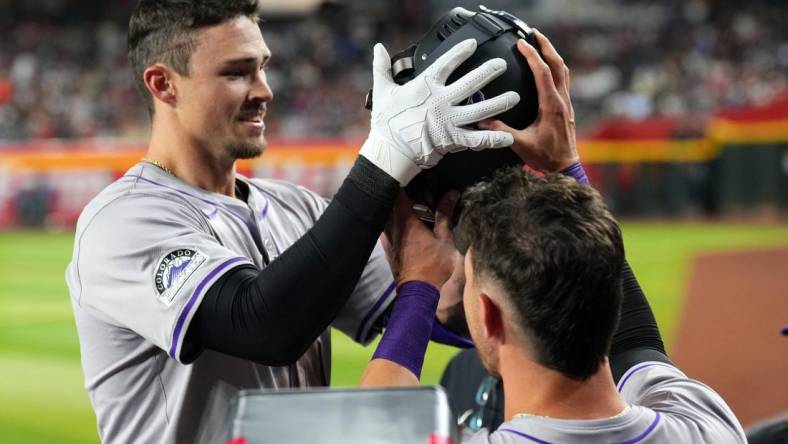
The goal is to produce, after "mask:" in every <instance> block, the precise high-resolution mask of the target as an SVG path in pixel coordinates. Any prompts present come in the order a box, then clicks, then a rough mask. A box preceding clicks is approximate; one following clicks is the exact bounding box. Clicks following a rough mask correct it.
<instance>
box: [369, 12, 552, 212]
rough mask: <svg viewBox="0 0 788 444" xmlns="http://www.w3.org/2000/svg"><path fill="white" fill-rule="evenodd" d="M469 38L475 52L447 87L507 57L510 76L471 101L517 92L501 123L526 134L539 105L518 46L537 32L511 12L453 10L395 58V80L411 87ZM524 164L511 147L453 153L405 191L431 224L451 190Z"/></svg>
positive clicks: (531, 41) (393, 68)
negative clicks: (516, 99) (439, 203)
mask: <svg viewBox="0 0 788 444" xmlns="http://www.w3.org/2000/svg"><path fill="white" fill-rule="evenodd" d="M470 38H472V39H475V40H476V44H477V48H476V52H475V53H474V54H473V55H472V56H471V57H470V58H469V59H468V60H466V61H465V62H464V63H463V64H461V65H460V66H459V67H458V68H457V69H456V70H455V71H454V72H453V73H452V75H451V76H450V77H449V80H448V82H447V83H452V82H453V81H455V80H457V79H458V78H460V77H462V76H463V75H465V74H467V73H468V72H470V71H471V70H472V69H474V68H476V67H478V66H480V65H481V64H482V63H484V62H485V61H487V60H490V59H493V58H502V59H504V60H505V61H506V65H507V68H506V71H505V72H504V73H503V74H502V75H501V76H500V77H498V78H496V79H495V80H493V81H492V82H490V83H489V84H487V85H486V86H485V87H484V88H482V89H481V91H478V92H476V93H475V94H473V95H472V96H471V97H468V99H467V100H468V102H469V103H473V102H476V101H480V100H484V99H485V98H491V97H495V96H497V95H499V94H502V93H504V92H506V91H517V92H518V93H519V94H520V102H519V103H518V104H517V105H516V106H515V107H514V108H512V109H511V110H509V111H507V112H505V113H503V114H501V115H499V116H497V118H498V119H501V120H502V121H503V122H504V123H506V124H507V125H509V126H511V127H512V128H516V129H523V128H525V127H527V126H528V125H530V124H531V123H533V121H534V120H535V119H536V114H537V112H538V106H539V102H538V97H537V93H536V84H535V83H534V78H533V74H532V73H531V69H530V68H529V67H528V62H527V61H526V60H525V58H524V57H523V56H522V55H520V53H519V52H518V50H517V47H516V45H517V40H519V39H524V40H525V41H526V42H528V43H529V44H531V45H533V46H535V47H536V43H535V40H534V35H533V30H532V29H531V28H530V27H529V26H528V25H527V24H525V22H523V21H522V20H520V19H518V18H517V17H515V16H513V15H512V14H509V13H508V12H504V11H493V10H490V9H487V8H485V7H484V6H479V12H471V11H468V10H467V9H465V8H461V7H457V8H454V9H452V10H451V11H449V13H448V14H446V15H444V16H443V17H442V18H441V19H440V20H438V22H437V23H436V24H435V25H433V27H432V28H431V29H430V30H429V32H427V33H426V34H424V36H422V38H421V40H419V41H418V42H417V43H415V44H413V45H411V46H410V47H409V48H408V49H406V50H404V51H402V52H400V53H398V54H396V55H394V56H393V57H392V58H391V63H392V67H391V68H392V75H393V77H394V81H395V82H397V83H399V84H400V85H401V84H404V83H406V82H408V81H409V80H411V79H413V78H414V77H416V76H417V75H419V74H420V73H422V72H423V71H424V70H425V69H427V67H429V66H430V65H431V64H432V63H433V62H435V60H437V59H438V57H440V56H441V55H443V53H445V52H446V51H448V50H449V49H450V48H451V47H453V46H454V45H456V44H457V43H459V42H461V41H463V40H466V39H470ZM537 49H538V48H537ZM371 97H372V95H371V94H368V95H367V104H366V106H367V108H370V109H371V105H372V104H371V100H370V99H371ZM522 163H523V161H522V160H521V159H520V158H519V157H518V156H517V155H516V154H515V153H514V152H513V151H512V150H511V149H509V148H504V149H491V150H483V151H470V150H468V151H462V152H459V153H453V154H448V155H446V156H445V157H444V158H443V159H442V160H441V161H440V162H439V163H438V165H437V166H435V167H433V168H430V169H429V170H427V171H424V172H422V173H421V174H419V175H418V176H416V177H415V178H414V179H413V180H412V181H411V182H410V183H409V184H408V186H407V187H406V188H405V190H406V192H407V193H408V195H409V196H410V198H411V199H412V200H413V201H414V202H415V203H416V205H417V207H416V208H417V209H418V210H420V211H419V212H420V213H421V216H422V218H423V219H429V218H430V213H431V210H432V209H434V208H435V206H436V204H437V200H438V199H439V198H440V197H441V196H442V195H443V194H444V193H445V192H446V191H448V190H451V189H455V190H460V191H462V190H464V189H465V188H466V187H468V186H469V185H472V184H474V183H476V182H479V181H480V180H482V179H484V178H485V177H488V176H489V175H490V173H492V172H493V171H494V170H496V169H498V168H500V167H503V166H508V165H518V164H519V165H522Z"/></svg>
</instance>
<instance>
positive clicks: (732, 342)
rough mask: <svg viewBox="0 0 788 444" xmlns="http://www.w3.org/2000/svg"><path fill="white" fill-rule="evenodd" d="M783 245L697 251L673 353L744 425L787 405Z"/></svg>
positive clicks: (787, 280)
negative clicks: (742, 250)
mask: <svg viewBox="0 0 788 444" xmlns="http://www.w3.org/2000/svg"><path fill="white" fill-rule="evenodd" d="M786 324H788V249H770V250H758V251H749V252H735V253H724V254H709V255H701V256H699V257H697V258H696V260H695V262H694V264H693V270H692V275H691V279H690V282H689V288H688V292H687V299H686V301H685V305H684V309H683V311H682V318H681V322H680V325H679V329H678V335H677V337H676V341H675V343H674V346H673V349H672V351H671V353H670V356H671V358H672V359H673V360H674V361H675V362H676V363H677V364H678V365H679V367H680V368H681V369H682V370H683V371H684V372H685V373H687V374H688V375H689V376H691V377H694V378H697V379H700V380H701V381H703V382H705V383H706V384H708V385H709V386H711V387H713V388H714V389H715V390H717V392H719V393H720V394H721V395H722V396H723V397H724V398H725V400H726V401H727V402H728V404H729V405H730V406H731V408H732V409H733V411H734V412H735V413H736V415H737V416H738V417H739V420H740V421H741V422H742V424H743V425H744V426H745V427H746V426H748V425H752V424H753V423H755V422H757V421H759V420H761V419H764V418H767V417H770V416H774V415H776V414H778V413H780V412H786V411H788V337H785V336H781V335H780V329H781V328H782V327H783V326H784V325H786Z"/></svg>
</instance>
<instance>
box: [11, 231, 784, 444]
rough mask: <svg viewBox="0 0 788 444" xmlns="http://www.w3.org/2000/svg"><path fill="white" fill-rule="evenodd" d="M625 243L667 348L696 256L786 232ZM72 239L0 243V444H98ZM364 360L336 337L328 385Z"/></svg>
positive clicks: (441, 357) (673, 235)
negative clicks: (72, 283) (84, 364)
mask: <svg viewBox="0 0 788 444" xmlns="http://www.w3.org/2000/svg"><path fill="white" fill-rule="evenodd" d="M624 235H625V242H626V248H627V255H628V257H629V260H630V263H631V264H632V267H633V268H634V270H635V273H636V274H637V276H638V279H639V280H640V283H641V285H642V286H643V288H644V290H645V291H646V294H647V295H648V296H649V299H650V301H651V304H652V306H653V308H654V311H655V312H656V315H657V319H658V322H659V324H660V326H661V328H662V332H663V336H664V337H665V339H666V341H667V343H668V345H669V346H670V344H671V342H672V338H673V337H674V330H675V327H676V322H677V321H678V314H679V312H680V308H681V303H682V296H683V294H684V290H685V287H686V285H687V278H688V273H689V271H690V270H689V264H690V262H691V259H692V257H693V256H694V255H695V254H697V253H698V252H701V251H717V250H730V249H740V248H752V247H762V246H775V245H786V246H788V226H749V225H729V224H663V223H626V224H624ZM72 236H73V235H72V234H71V233H59V234H50V233H43V232H10V233H0V406H2V407H0V442H13V443H40V442H57V443H89V442H96V441H98V437H97V435H96V427H95V418H94V416H93V412H92V410H91V408H90V403H89V401H88V398H87V395H86V393H85V391H84V390H83V388H82V372H81V368H80V362H79V346H78V342H77V336H76V330H75V328H74V324H73V320H72V315H71V307H70V303H69V297H68V292H67V290H66V286H65V282H64V277H63V276H64V270H65V267H66V264H67V263H68V261H69V260H70V256H71V243H72ZM372 350H373V348H371V347H370V348H366V349H364V348H361V347H359V346H357V345H355V344H353V343H351V342H350V341H349V340H348V339H347V338H345V337H344V336H342V335H341V334H338V335H335V336H334V355H333V360H334V369H333V384H334V385H336V386H352V385H355V384H356V382H357V381H358V379H359V377H360V375H361V372H362V370H363V366H364V364H365V363H366V361H367V360H368V359H369V357H370V355H371V353H372ZM453 354H454V350H453V349H450V348H447V347H439V346H431V347H430V350H429V353H428V356H427V359H426V362H425V368H424V372H423V378H422V379H423V382H424V383H426V384H433V383H435V382H437V380H438V379H439V377H440V374H441V371H442V369H443V367H444V365H445V363H446V361H448V359H449V358H450V357H451V356H452V355H453Z"/></svg>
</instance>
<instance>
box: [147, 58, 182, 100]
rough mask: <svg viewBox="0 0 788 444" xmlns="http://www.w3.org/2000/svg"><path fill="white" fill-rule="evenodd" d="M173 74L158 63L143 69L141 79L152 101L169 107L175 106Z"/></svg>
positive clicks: (175, 96) (175, 95)
mask: <svg viewBox="0 0 788 444" xmlns="http://www.w3.org/2000/svg"><path fill="white" fill-rule="evenodd" d="M174 74H175V73H174V72H173V71H172V69H170V68H169V67H167V66H165V65H162V64H160V63H156V64H153V65H151V66H149V67H148V68H146V69H145V72H143V73H142V78H143V80H144V81H145V86H146V87H147V88H148V91H149V92H150V93H151V95H152V96H153V98H154V100H159V101H161V102H164V103H166V104H167V105H169V106H175V103H176V102H177V94H176V89H175V84H174V82H173V78H174Z"/></svg>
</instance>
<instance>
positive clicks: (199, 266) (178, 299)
mask: <svg viewBox="0 0 788 444" xmlns="http://www.w3.org/2000/svg"><path fill="white" fill-rule="evenodd" d="M199 211H200V210H199V209H196V208H194V207H191V206H190V205H188V204H186V203H185V202H183V201H180V200H179V199H177V198H175V199H168V198H166V196H156V195H144V194H130V195H126V196H124V197H122V198H119V199H116V200H115V201H113V202H111V203H110V204H108V205H106V206H105V207H104V208H102V209H101V210H100V211H99V212H98V213H97V214H96V215H95V216H94V217H93V218H92V219H91V220H90V221H89V222H88V223H87V225H86V227H84V228H83V229H82V230H81V231H79V232H78V237H77V239H76V240H75V242H76V243H77V251H78V256H77V257H76V258H75V262H74V265H75V267H76V273H75V279H76V280H77V282H76V283H75V285H73V286H74V287H76V289H77V294H76V295H75V296H76V301H75V302H76V303H78V304H79V305H80V306H82V307H84V308H85V309H87V310H90V311H91V312H92V313H93V314H95V315H96V316H98V317H99V318H101V319H104V320H105V321H107V322H109V323H112V324H114V325H118V326H121V327H125V328H128V329H129V330H132V331H134V332H135V333H136V334H138V335H140V336H142V337H143V338H145V339H146V340H148V341H150V342H151V343H153V344H155V345H156V346H157V347H159V348H161V349H162V350H165V351H166V352H167V353H168V354H169V355H170V356H171V357H173V358H175V359H177V360H179V361H181V362H184V361H187V360H188V359H186V358H188V357H184V356H181V355H182V343H183V337H184V336H185V334H186V330H187V329H188V326H189V323H190V322H191V319H192V317H193V316H194V313H195V312H196V310H197V307H198V306H199V305H200V303H201V301H202V298H203V296H204V295H205V292H206V291H207V290H208V288H210V286H211V285H212V284H213V283H214V282H215V281H216V280H217V279H219V278H220V277H221V276H222V275H224V273H226V272H227V271H229V270H231V269H233V268H234V267H237V266H240V265H248V264H251V263H252V262H251V261H250V260H249V259H248V258H246V257H242V256H240V255H239V254H237V253H235V252H233V251H231V250H230V249H228V248H226V247H225V246H223V245H222V244H221V243H220V241H219V240H218V239H217V238H216V237H215V236H214V235H213V232H212V230H211V228H210V226H209V225H208V224H207V222H206V221H205V219H204V218H202V215H201V214H200V213H199Z"/></svg>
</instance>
